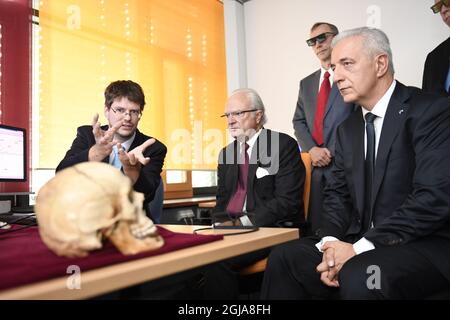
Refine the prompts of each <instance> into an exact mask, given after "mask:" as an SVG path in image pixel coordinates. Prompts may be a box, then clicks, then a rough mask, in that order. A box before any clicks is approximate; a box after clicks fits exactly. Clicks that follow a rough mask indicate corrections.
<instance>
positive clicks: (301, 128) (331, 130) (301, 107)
mask: <svg viewBox="0 0 450 320" xmlns="http://www.w3.org/2000/svg"><path fill="white" fill-rule="evenodd" d="M319 81H320V69H319V70H317V71H316V72H314V73H312V74H310V75H309V76H307V77H306V78H304V79H303V80H301V81H300V89H299V92H298V100H297V106H296V108H295V113H294V118H293V119H292V123H293V125H294V130H295V136H296V137H297V141H298V143H299V144H300V147H301V148H302V151H303V152H308V151H309V149H311V148H312V147H315V146H316V143H315V141H314V140H313V137H312V130H313V128H314V116H315V114H316V105H317V95H318V90H319ZM354 110H355V108H354V105H353V104H350V103H345V102H344V100H343V99H342V96H341V95H340V94H339V90H338V89H337V87H336V85H333V86H332V88H331V92H330V96H329V97H328V102H327V107H326V110H325V115H324V119H323V141H324V147H327V148H328V149H329V150H330V151H331V154H333V155H334V146H335V141H336V129H337V127H338V125H339V124H341V122H342V121H344V120H345V119H347V117H348V116H349V115H350V113H352V112H353V111H354Z"/></svg>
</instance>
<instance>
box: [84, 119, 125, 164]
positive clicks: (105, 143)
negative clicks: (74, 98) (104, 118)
mask: <svg viewBox="0 0 450 320" xmlns="http://www.w3.org/2000/svg"><path fill="white" fill-rule="evenodd" d="M98 117H99V116H98V113H96V114H95V115H94V118H93V119H92V133H93V134H94V138H95V144H94V145H93V146H92V147H91V148H90V149H89V161H102V160H103V159H104V158H106V157H107V156H109V155H110V154H111V151H112V147H113V145H114V141H113V139H114V134H115V133H116V131H117V130H118V129H119V128H120V127H121V126H122V121H118V122H117V123H116V124H114V126H112V127H110V128H109V129H108V130H106V131H104V130H102V129H101V128H100V122H99V121H98Z"/></svg>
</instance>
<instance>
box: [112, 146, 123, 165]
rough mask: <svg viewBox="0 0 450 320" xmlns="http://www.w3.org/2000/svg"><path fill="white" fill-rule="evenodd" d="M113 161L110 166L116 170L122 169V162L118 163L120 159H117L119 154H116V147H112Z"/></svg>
mask: <svg viewBox="0 0 450 320" xmlns="http://www.w3.org/2000/svg"><path fill="white" fill-rule="evenodd" d="M112 154H113V160H112V163H111V164H112V165H113V166H114V167H116V168H117V169H119V170H120V169H121V168H122V162H120V159H119V152H118V150H117V146H116V145H114V146H113V153H112Z"/></svg>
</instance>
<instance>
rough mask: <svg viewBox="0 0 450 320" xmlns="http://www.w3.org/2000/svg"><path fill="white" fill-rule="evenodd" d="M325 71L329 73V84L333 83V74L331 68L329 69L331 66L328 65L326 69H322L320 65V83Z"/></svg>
mask: <svg viewBox="0 0 450 320" xmlns="http://www.w3.org/2000/svg"><path fill="white" fill-rule="evenodd" d="M327 71H328V73H329V74H330V77H329V78H328V80H330V82H331V84H333V76H334V72H333V69H331V67H330V68H328V70H327V69H324V68H323V67H322V66H321V67H320V83H322V81H323V78H324V75H325V72H327Z"/></svg>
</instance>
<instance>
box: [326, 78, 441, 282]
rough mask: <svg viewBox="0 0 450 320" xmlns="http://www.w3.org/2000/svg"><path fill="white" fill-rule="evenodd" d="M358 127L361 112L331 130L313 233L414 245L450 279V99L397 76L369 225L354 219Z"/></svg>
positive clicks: (359, 210)
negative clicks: (329, 160) (319, 217)
mask: <svg viewBox="0 0 450 320" xmlns="http://www.w3.org/2000/svg"><path fill="white" fill-rule="evenodd" d="M364 131H365V128H364V121H363V118H362V112H361V110H359V111H357V112H355V113H353V114H352V115H351V116H350V117H349V118H348V119H347V120H346V121H344V122H343V123H342V125H341V126H340V127H339V128H338V131H337V139H336V155H335V164H334V167H333V175H332V178H331V180H330V181H329V184H328V185H327V187H326V188H325V191H324V193H325V194H324V196H325V199H324V223H323V226H322V229H321V231H320V236H321V237H323V236H326V235H329V236H335V237H336V238H338V239H340V240H344V241H348V242H352V243H353V242H355V241H357V240H359V239H360V238H361V237H365V238H367V239H368V240H370V241H371V242H373V243H374V245H375V247H383V246H397V245H401V244H413V246H416V247H417V250H421V252H423V254H424V255H426V256H427V257H428V258H429V260H430V261H431V262H432V263H434V264H435V265H436V266H437V267H438V268H439V269H440V270H441V271H442V272H443V274H445V275H446V277H447V278H449V279H450V250H448V247H449V246H450V161H449V159H450V101H449V100H448V99H447V98H439V97H437V96H434V95H428V94H425V93H423V92H422V91H420V90H419V89H417V88H413V87H405V86H404V85H402V84H401V83H399V82H397V84H396V87H395V90H394V93H393V95H392V97H391V99H390V101H389V105H388V108H387V112H386V116H385V119H384V122H383V128H382V131H381V137H380V142H379V147H378V152H377V157H376V164H375V175H374V187H373V194H372V203H371V205H372V208H373V215H372V221H373V222H374V228H371V229H369V230H368V231H366V230H363V229H362V224H361V221H363V215H364Z"/></svg>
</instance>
